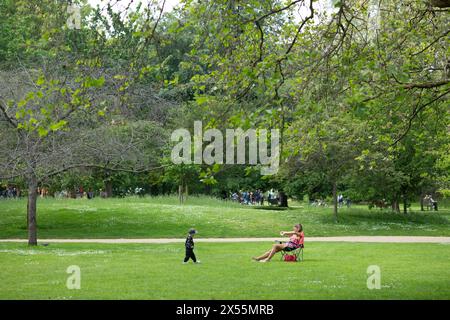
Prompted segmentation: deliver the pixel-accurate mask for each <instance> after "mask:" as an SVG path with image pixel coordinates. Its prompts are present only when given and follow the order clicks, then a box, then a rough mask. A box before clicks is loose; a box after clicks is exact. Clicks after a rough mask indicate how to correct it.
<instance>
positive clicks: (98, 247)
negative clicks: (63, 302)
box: [0, 243, 450, 299]
mask: <svg viewBox="0 0 450 320" xmlns="http://www.w3.org/2000/svg"><path fill="white" fill-rule="evenodd" d="M270 245H271V243H246V244H237V243H226V244H223V243H222V244H219V243H201V244H198V247H197V248H196V254H197V256H198V257H199V258H200V259H201V261H202V264H200V265H194V264H192V263H189V264H187V265H183V264H182V263H181V260H182V258H183V254H184V248H183V244H164V245H155V244H152V245H140V244H139V245H138V244H120V245H117V244H51V245H50V246H48V247H43V246H38V247H35V248H29V247H28V246H26V245H25V244H17V243H0V261H1V271H0V299H450V250H449V245H444V244H420V245H417V244H386V243H385V244H375V243H309V244H308V243H307V245H306V248H305V254H304V258H305V259H304V261H303V262H299V263H292V262H290V263H287V262H282V261H280V260H279V256H275V258H274V259H273V260H272V261H271V262H270V263H265V264H264V263H258V262H253V261H252V260H251V259H250V258H251V256H253V255H256V254H259V253H261V252H262V251H264V250H265V249H267V248H268V246H270ZM70 265H77V266H79V267H80V269H81V289H80V290H69V289H67V288H66V280H67V277H68V276H69V274H67V273H66V269H67V267H68V266H70ZM369 265H378V266H379V267H380V268H381V289H379V290H377V289H373V290H369V289H368V288H367V285H366V284H367V277H368V275H367V273H366V272H367V267H368V266H369Z"/></svg>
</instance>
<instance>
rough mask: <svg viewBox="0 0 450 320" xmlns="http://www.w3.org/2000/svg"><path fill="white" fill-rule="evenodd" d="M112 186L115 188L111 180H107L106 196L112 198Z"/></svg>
mask: <svg viewBox="0 0 450 320" xmlns="http://www.w3.org/2000/svg"><path fill="white" fill-rule="evenodd" d="M112 188H113V186H112V182H111V181H109V180H106V181H105V193H106V197H107V198H111V197H112V193H113V192H112Z"/></svg>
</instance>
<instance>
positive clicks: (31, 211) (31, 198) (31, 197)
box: [27, 177, 37, 246]
mask: <svg viewBox="0 0 450 320" xmlns="http://www.w3.org/2000/svg"><path fill="white" fill-rule="evenodd" d="M36 203H37V179H36V177H32V178H30V179H29V181H28V205H27V227H28V245H30V246H36V245H37V223H36Z"/></svg>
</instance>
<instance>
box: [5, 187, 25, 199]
mask: <svg viewBox="0 0 450 320" xmlns="http://www.w3.org/2000/svg"><path fill="white" fill-rule="evenodd" d="M18 197H20V189H19V188H17V187H13V186H9V187H7V188H6V189H4V190H0V198H13V199H15V198H18Z"/></svg>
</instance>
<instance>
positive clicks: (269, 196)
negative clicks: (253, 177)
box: [230, 189, 279, 206]
mask: <svg viewBox="0 0 450 320" xmlns="http://www.w3.org/2000/svg"><path fill="white" fill-rule="evenodd" d="M230 199H231V200H232V201H235V202H239V203H240V204H244V205H260V206H263V205H264V201H267V203H268V204H271V205H272V204H278V201H279V196H278V193H277V192H275V191H274V190H273V189H271V190H269V191H267V192H263V191H262V190H260V189H257V190H255V191H242V190H239V191H237V192H232V193H231V195H230Z"/></svg>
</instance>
